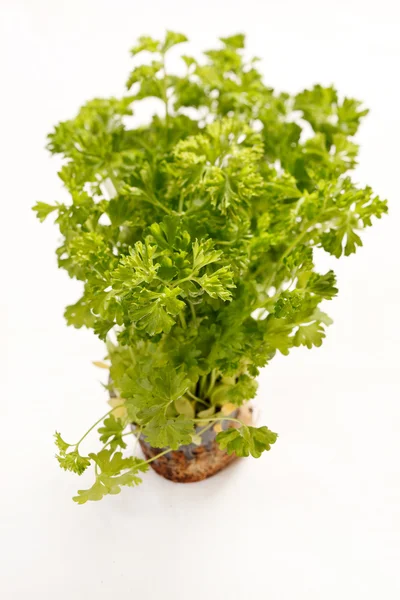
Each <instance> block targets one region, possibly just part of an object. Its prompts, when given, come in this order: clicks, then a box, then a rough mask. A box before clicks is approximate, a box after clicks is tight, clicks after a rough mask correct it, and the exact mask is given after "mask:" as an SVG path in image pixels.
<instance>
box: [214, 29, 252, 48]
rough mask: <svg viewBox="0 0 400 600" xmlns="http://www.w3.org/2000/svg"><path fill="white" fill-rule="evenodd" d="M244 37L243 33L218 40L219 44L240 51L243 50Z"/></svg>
mask: <svg viewBox="0 0 400 600" xmlns="http://www.w3.org/2000/svg"><path fill="white" fill-rule="evenodd" d="M245 39H246V36H245V35H244V34H243V33H237V34H236V35H231V36H230V37H225V38H220V40H221V42H223V43H224V44H225V46H228V47H230V48H235V49H236V50H241V49H243V48H244V45H245Z"/></svg>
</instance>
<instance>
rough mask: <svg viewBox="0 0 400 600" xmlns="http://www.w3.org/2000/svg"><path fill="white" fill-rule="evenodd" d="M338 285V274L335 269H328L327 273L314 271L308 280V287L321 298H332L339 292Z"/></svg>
mask: <svg viewBox="0 0 400 600" xmlns="http://www.w3.org/2000/svg"><path fill="white" fill-rule="evenodd" d="M335 286H336V276H335V273H334V272H333V271H328V272H327V273H325V275H318V273H313V274H312V275H311V277H310V279H309V280H308V283H307V289H308V290H309V291H310V292H313V293H314V294H318V296H321V298H325V299H326V300H330V299H331V298H333V297H334V296H336V294H337V293H338V289H337V287H335Z"/></svg>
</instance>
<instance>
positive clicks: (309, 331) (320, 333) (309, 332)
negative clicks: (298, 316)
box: [294, 322, 325, 349]
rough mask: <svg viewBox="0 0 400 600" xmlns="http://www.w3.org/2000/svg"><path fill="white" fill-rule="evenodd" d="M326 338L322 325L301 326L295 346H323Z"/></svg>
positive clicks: (296, 336)
mask: <svg viewBox="0 0 400 600" xmlns="http://www.w3.org/2000/svg"><path fill="white" fill-rule="evenodd" d="M324 337H325V331H324V329H323V327H322V325H321V324H320V323H318V322H315V323H310V324H309V325H300V327H299V328H298V330H297V331H296V334H295V336H294V344H295V346H307V348H309V349H310V348H312V347H313V346H317V347H319V346H321V344H322V341H323V339H324Z"/></svg>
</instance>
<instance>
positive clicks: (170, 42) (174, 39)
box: [162, 31, 188, 52]
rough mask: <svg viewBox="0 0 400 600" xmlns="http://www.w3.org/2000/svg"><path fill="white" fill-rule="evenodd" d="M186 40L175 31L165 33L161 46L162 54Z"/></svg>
mask: <svg viewBox="0 0 400 600" xmlns="http://www.w3.org/2000/svg"><path fill="white" fill-rule="evenodd" d="M187 41H188V39H187V37H186V35H183V33H176V32H175V31H167V33H166V36H165V40H164V43H163V46H162V52H167V51H168V50H169V49H170V48H172V47H173V46H176V45H177V44H182V43H183V42H187Z"/></svg>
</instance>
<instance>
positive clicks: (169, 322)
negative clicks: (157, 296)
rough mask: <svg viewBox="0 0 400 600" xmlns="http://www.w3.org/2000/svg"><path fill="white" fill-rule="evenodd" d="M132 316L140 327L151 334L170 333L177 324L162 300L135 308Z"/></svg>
mask: <svg viewBox="0 0 400 600" xmlns="http://www.w3.org/2000/svg"><path fill="white" fill-rule="evenodd" d="M131 316H132V319H133V321H135V322H136V323H137V325H138V327H139V328H140V329H144V330H145V331H146V332H147V333H148V334H149V335H151V336H153V335H156V334H157V333H162V332H164V333H169V332H170V331H171V327H172V326H173V325H174V324H175V321H174V319H173V318H172V317H170V316H169V315H168V314H167V311H166V310H165V308H164V306H163V304H162V303H161V300H155V301H154V302H152V303H151V304H147V305H145V306H142V307H140V308H137V309H135V310H133V311H132V312H131Z"/></svg>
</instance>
